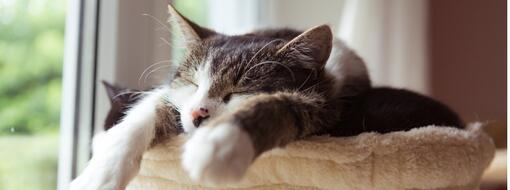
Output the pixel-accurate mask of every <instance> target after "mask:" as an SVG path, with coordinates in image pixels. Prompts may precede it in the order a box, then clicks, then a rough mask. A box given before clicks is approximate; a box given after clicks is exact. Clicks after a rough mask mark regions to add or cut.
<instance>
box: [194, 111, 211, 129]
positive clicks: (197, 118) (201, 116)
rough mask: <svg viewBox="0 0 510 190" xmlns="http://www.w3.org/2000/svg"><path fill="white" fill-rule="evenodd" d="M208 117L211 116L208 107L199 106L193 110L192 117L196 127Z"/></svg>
mask: <svg viewBox="0 0 510 190" xmlns="http://www.w3.org/2000/svg"><path fill="white" fill-rule="evenodd" d="M207 118H209V110H208V109H207V108H199V109H197V110H193V111H191V119H192V122H193V125H194V126H195V127H199V126H200V124H201V123H202V122H203V121H204V120H206V119H207Z"/></svg>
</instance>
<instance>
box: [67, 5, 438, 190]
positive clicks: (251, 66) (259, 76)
mask: <svg viewBox="0 0 510 190" xmlns="http://www.w3.org/2000/svg"><path fill="white" fill-rule="evenodd" d="M169 10H170V14H171V16H172V18H173V19H174V23H177V24H178V25H179V26H180V28H181V30H182V31H183V34H184V36H185V38H186V41H187V47H188V50H189V52H188V56H187V58H186V59H185V60H184V62H183V63H182V65H181V66H180V68H179V70H178V72H177V74H176V75H175V78H174V79H173V80H172V82H171V83H170V84H168V85H162V86H161V87H159V88H156V89H154V90H151V91H150V92H148V94H147V95H146V96H144V97H143V98H141V99H140V100H139V101H137V103H135V104H134V105H133V107H132V108H131V109H129V110H128V111H127V113H126V117H125V118H124V119H123V120H122V121H120V122H119V123H118V124H116V126H115V127H113V128H111V129H109V130H108V131H106V133H105V134H103V135H102V138H101V140H100V141H101V142H100V143H97V142H94V143H95V144H100V146H101V148H99V149H100V150H97V151H94V155H93V157H92V159H91V160H90V163H89V164H88V166H87V167H86V168H85V170H84V171H83V173H82V174H81V175H80V176H79V177H78V178H77V179H76V180H75V181H73V183H72V184H71V185H72V189H124V188H125V187H126V185H127V184H128V182H129V180H130V179H131V178H132V177H134V176H135V175H136V173H137V171H138V169H139V164H140V159H141V156H142V154H143V152H144V151H145V150H146V149H147V148H149V147H150V146H151V144H153V143H154V142H155V141H158V139H162V138H163V139H164V138H171V136H172V135H176V134H177V133H179V132H180V129H181V128H182V129H184V131H185V132H187V133H189V134H190V139H189V140H188V141H187V143H186V144H185V146H184V152H183V155H182V164H183V167H184V169H185V170H186V171H187V172H188V174H189V175H190V177H191V178H192V179H194V180H197V181H202V182H205V183H211V184H222V183H228V182H233V181H238V180H239V179H240V178H241V177H242V176H243V174H244V172H245V171H246V169H247V168H248V166H249V165H250V164H251V163H252V162H253V160H254V159H255V158H257V156H259V155H260V154H261V153H263V152H264V151H267V150H270V149H272V148H275V147H278V146H284V145H286V144H287V143H289V142H292V141H295V140H298V139H301V138H303V137H306V136H309V135H313V134H321V133H332V134H336V132H337V131H342V127H343V126H342V123H346V120H345V119H347V116H349V117H350V116H352V118H354V119H355V120H353V121H355V122H353V123H354V125H353V126H356V125H355V124H356V121H358V120H359V115H363V114H365V113H371V112H365V111H366V110H362V111H356V109H354V108H357V107H358V106H361V109H363V108H367V107H369V106H366V105H365V103H367V101H363V100H365V99H370V98H363V97H377V92H376V91H375V92H374V91H373V89H371V87H370V80H369V78H368V74H367V71H366V68H365V66H364V64H363V61H362V60H361V59H360V58H359V57H358V56H357V55H356V54H355V53H354V52H352V51H351V50H350V49H348V48H347V47H345V46H344V45H343V43H342V42H340V41H338V40H335V39H333V37H332V33H331V30H330V28H329V27H328V26H325V25H322V26H318V27H314V28H312V29H309V30H307V31H305V32H300V31H295V30H291V29H279V30H263V31H258V32H254V33H249V34H245V35H238V36H226V35H222V34H218V33H215V32H214V31H212V30H209V29H205V28H202V27H200V26H198V25H196V24H194V23H193V22H191V21H189V20H188V19H186V18H185V17H182V15H180V14H179V13H178V12H177V11H175V10H174V9H173V8H172V7H169ZM370 92H373V93H375V94H374V95H373V93H370ZM366 94H368V95H366ZM356 97H362V98H361V99H362V100H358V98H356ZM353 102H354V103H353ZM368 102H369V101H368ZM425 102H427V101H425ZM345 108H349V109H352V110H354V111H348V110H346V109H345ZM430 108H431V109H435V108H437V106H436V107H435V106H431V107H430ZM441 108H442V107H439V109H441ZM363 118H364V117H362V120H363ZM374 118H375V119H379V118H376V117H374ZM368 119H371V118H368ZM395 121H398V119H396V120H395ZM377 122H378V120H374V122H369V123H370V127H373V128H374V129H375V131H377V130H378V129H377V126H376V125H375V124H373V123H377ZM114 123H115V122H114ZM347 123H348V122H347ZM364 126H365V125H362V127H364ZM407 127H418V126H407ZM390 128H391V126H390ZM345 129H346V130H350V129H349V128H348V127H346V128H345ZM406 129H407V128H406ZM398 130H400V128H398ZM389 131H392V130H391V129H390V130H389ZM359 132H360V131H357V132H356V133H359ZM348 135H352V134H348Z"/></svg>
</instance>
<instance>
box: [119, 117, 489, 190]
mask: <svg viewBox="0 0 510 190" xmlns="http://www.w3.org/2000/svg"><path fill="white" fill-rule="evenodd" d="M481 128H482V126H481V124H479V123H475V124H470V125H469V126H468V127H467V130H458V129H454V128H444V127H434V126H428V127H422V128H418V129H413V130H411V131H407V132H393V133H388V134H377V133H364V134H361V135H358V136H355V137H345V138H333V137H327V136H315V137H310V138H308V139H306V140H302V141H297V142H294V143H291V144H289V145H288V146H286V147H285V148H280V149H275V150H272V151H270V152H267V153H264V154H263V155H262V156H261V157H260V158H258V159H257V160H256V161H255V163H254V164H253V165H252V166H251V167H250V168H249V170H248V173H247V174H246V176H244V178H243V180H242V181H241V182H239V183H237V184H232V185H228V186H224V187H207V186H203V185H200V184H196V183H193V182H192V181H191V180H190V179H189V178H188V177H187V175H186V173H185V172H184V171H183V170H182V169H181V165H180V160H179V158H180V155H181V149H180V147H181V144H182V143H183V142H184V141H185V138H186V137H184V136H178V137H176V138H174V139H171V140H169V141H167V142H165V143H163V144H161V145H158V146H155V147H154V148H152V149H151V150H149V151H147V153H145V155H144V157H143V161H142V166H141V169H140V174H139V175H138V176H137V177H136V178H135V179H134V180H133V181H132V182H131V183H130V185H129V187H128V189H346V190H348V189H360V190H368V189H378V190H383V189H478V186H479V183H480V178H481V175H482V173H483V171H484V169H485V168H486V167H487V166H488V165H489V164H490V162H491V160H492V158H493V157H494V151H495V148H494V144H493V142H492V140H491V139H490V137H488V136H487V135H486V134H485V133H484V132H483V130H482V129H481Z"/></svg>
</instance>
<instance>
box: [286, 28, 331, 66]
mask: <svg viewBox="0 0 510 190" xmlns="http://www.w3.org/2000/svg"><path fill="white" fill-rule="evenodd" d="M332 40H333V33H332V32H331V28H329V26H328V25H320V26H316V27H313V28H311V29H308V30H306V31H304V32H303V33H301V34H300V35H299V36H297V37H295V38H294V39H292V40H291V41H289V42H288V43H287V44H285V45H284V46H283V47H282V48H280V49H279V50H278V52H277V54H285V55H288V56H294V57H297V58H300V59H303V60H310V59H311V60H312V61H311V62H310V61H303V64H304V65H303V66H305V67H306V68H310V69H318V68H322V67H323V66H324V65H325V64H326V61H327V60H328V58H329V54H330V53H331V48H332V43H333V42H332Z"/></svg>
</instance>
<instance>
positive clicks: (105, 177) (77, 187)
mask: <svg viewBox="0 0 510 190" xmlns="http://www.w3.org/2000/svg"><path fill="white" fill-rule="evenodd" d="M93 147H94V148H93V149H94V154H93V157H92V159H90V161H89V163H88V164H87V166H86V167H85V169H84V170H83V171H82V172H81V174H80V175H79V176H78V177H77V178H76V179H74V180H73V181H72V182H71V184H70V188H69V189H70V190H91V189H94V190H122V189H124V188H125V186H126V185H127V183H128V182H129V179H130V178H131V177H132V176H134V175H135V174H136V171H137V170H138V166H139V159H137V158H133V157H132V156H131V155H133V154H132V153H131V152H130V151H131V149H130V147H129V146H127V145H126V143H123V142H122V141H121V140H118V139H117V138H114V137H112V136H108V134H106V133H103V134H100V135H99V136H96V137H94V144H93Z"/></svg>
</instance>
